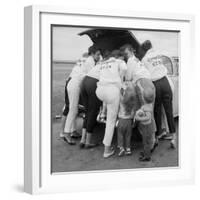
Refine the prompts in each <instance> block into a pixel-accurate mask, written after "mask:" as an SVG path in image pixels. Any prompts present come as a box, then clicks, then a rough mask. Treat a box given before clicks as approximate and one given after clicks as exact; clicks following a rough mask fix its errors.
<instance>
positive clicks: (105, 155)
mask: <svg viewBox="0 0 200 200" xmlns="http://www.w3.org/2000/svg"><path fill="white" fill-rule="evenodd" d="M114 153H115V150H112V151H111V152H109V153H104V154H103V157H104V158H109V157H110V156H112V155H114Z"/></svg>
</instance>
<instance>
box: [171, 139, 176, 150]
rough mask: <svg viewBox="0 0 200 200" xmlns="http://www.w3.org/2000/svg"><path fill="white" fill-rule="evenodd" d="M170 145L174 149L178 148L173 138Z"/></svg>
mask: <svg viewBox="0 0 200 200" xmlns="http://www.w3.org/2000/svg"><path fill="white" fill-rule="evenodd" d="M170 147H171V148H172V149H176V140H174V139H172V140H171V141H170Z"/></svg>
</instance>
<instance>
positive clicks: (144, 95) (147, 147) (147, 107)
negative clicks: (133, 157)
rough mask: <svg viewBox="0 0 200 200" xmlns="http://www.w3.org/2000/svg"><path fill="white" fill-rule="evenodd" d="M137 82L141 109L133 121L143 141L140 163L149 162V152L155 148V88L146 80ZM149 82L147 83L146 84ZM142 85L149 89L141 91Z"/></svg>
mask: <svg viewBox="0 0 200 200" xmlns="http://www.w3.org/2000/svg"><path fill="white" fill-rule="evenodd" d="M141 81H143V80H139V81H138V82H137V87H138V90H137V91H140V94H138V95H139V98H140V102H141V105H142V106H141V108H140V109H139V110H137V112H136V114H135V120H137V121H138V122H139V124H138V129H139V131H140V133H141V135H142V141H143V149H144V151H143V152H141V157H140V158H139V160H140V161H150V160H151V152H152V151H153V149H154V147H155V132H156V124H155V120H154V115H153V103H154V100H155V88H154V86H153V84H152V82H151V81H150V80H149V81H148V80H147V79H145V80H144V81H143V82H141ZM148 82H149V83H148ZM142 84H143V85H145V84H146V86H147V85H148V86H149V87H145V89H143V87H142Z"/></svg>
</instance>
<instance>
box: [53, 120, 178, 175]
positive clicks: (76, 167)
mask: <svg viewBox="0 0 200 200" xmlns="http://www.w3.org/2000/svg"><path fill="white" fill-rule="evenodd" d="M176 125H178V121H176ZM52 128H53V137H52V139H53V141H52V145H53V146H52V147H53V148H52V172H69V171H88V170H92V171H93V170H111V169H115V170H116V169H134V168H150V167H176V166H178V150H177V149H170V148H169V141H166V140H162V141H160V142H159V146H158V148H157V149H156V150H155V152H154V153H153V155H152V161H150V162H139V160H138V157H139V153H140V152H141V151H142V143H141V141H138V139H137V141H132V148H133V154H132V155H131V156H124V157H118V156H117V148H116V153H115V155H114V156H112V157H110V158H107V159H105V158H103V145H102V144H101V143H102V138H103V133H104V127H103V125H98V126H97V128H96V130H95V135H94V138H95V141H96V142H98V143H100V146H98V147H96V148H94V149H89V150H86V149H80V148H79V145H78V144H79V140H77V144H76V146H70V145H68V144H67V143H66V142H64V141H63V140H61V139H60V138H59V130H60V121H59V120H58V121H55V122H54V123H53V127H52ZM134 133H135V129H134V130H133V134H134ZM113 143H114V144H116V135H115V136H114V139H113Z"/></svg>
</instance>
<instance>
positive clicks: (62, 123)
mask: <svg viewBox="0 0 200 200" xmlns="http://www.w3.org/2000/svg"><path fill="white" fill-rule="evenodd" d="M65 122H66V116H64V115H62V118H61V130H60V137H64V129H65Z"/></svg>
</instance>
